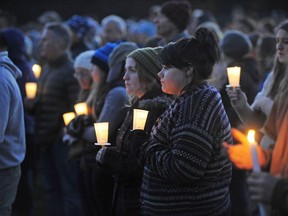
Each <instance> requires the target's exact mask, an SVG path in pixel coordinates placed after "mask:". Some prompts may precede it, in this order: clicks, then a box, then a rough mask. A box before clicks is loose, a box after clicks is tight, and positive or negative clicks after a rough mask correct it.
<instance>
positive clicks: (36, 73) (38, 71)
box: [32, 64, 41, 79]
mask: <svg viewBox="0 0 288 216" xmlns="http://www.w3.org/2000/svg"><path fill="white" fill-rule="evenodd" d="M32 71H33V73H34V76H35V77H36V79H38V78H39V77H40V74H41V66H40V65H38V64H34V65H33V66H32Z"/></svg>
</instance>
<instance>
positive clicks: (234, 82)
mask: <svg viewBox="0 0 288 216" xmlns="http://www.w3.org/2000/svg"><path fill="white" fill-rule="evenodd" d="M240 74H241V68H240V67H228V68H227V75H228V80H229V85H230V86H231V87H238V86H240Z"/></svg>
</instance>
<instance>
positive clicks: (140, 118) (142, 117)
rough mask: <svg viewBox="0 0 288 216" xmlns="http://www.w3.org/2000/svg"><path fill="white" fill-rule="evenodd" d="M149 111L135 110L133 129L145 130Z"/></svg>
mask: <svg viewBox="0 0 288 216" xmlns="http://www.w3.org/2000/svg"><path fill="white" fill-rule="evenodd" d="M148 112H149V111H147V110H141V109H134V110H133V130H144V128H145V124H146V120H147V116H148Z"/></svg>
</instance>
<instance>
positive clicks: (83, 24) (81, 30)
mask: <svg viewBox="0 0 288 216" xmlns="http://www.w3.org/2000/svg"><path fill="white" fill-rule="evenodd" d="M66 24H67V25H68V26H69V27H70V28H71V29H72V31H74V32H75V33H76V34H77V35H78V37H79V38H83V37H84V36H85V35H86V34H87V32H88V31H89V30H90V28H93V26H92V24H91V23H90V22H89V20H88V18H87V17H83V16H79V15H74V16H72V17H71V18H70V19H68V20H67V21H66Z"/></svg>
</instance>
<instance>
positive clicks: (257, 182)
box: [247, 172, 280, 202]
mask: <svg viewBox="0 0 288 216" xmlns="http://www.w3.org/2000/svg"><path fill="white" fill-rule="evenodd" d="M279 179H280V177H275V176H272V175H270V174H269V173H265V172H257V173H254V172H253V173H251V174H250V175H249V176H248V178H247V183H248V188H249V192H250V195H251V199H252V200H255V201H257V202H270V201H271V197H272V193H273V189H274V187H275V185H276V183H277V181H278V180H279Z"/></svg>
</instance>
